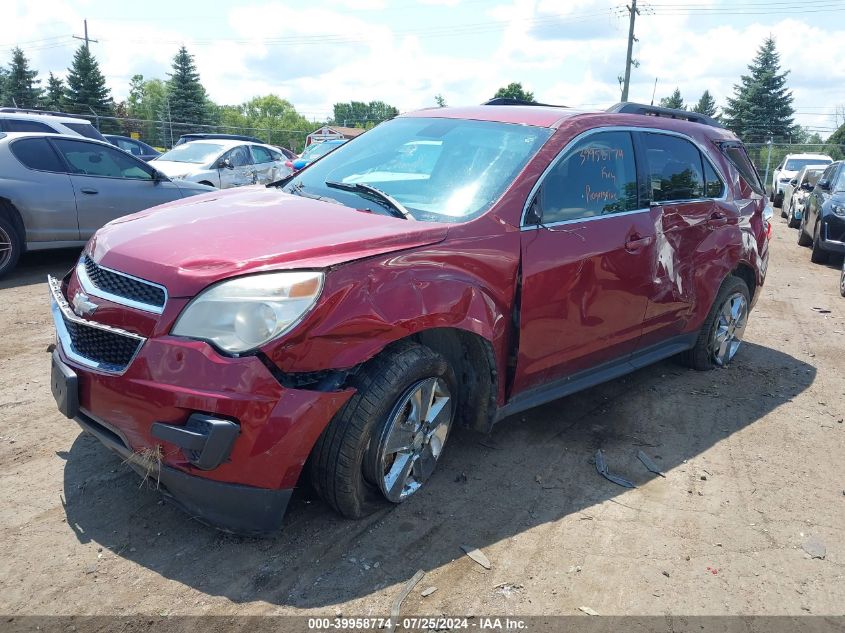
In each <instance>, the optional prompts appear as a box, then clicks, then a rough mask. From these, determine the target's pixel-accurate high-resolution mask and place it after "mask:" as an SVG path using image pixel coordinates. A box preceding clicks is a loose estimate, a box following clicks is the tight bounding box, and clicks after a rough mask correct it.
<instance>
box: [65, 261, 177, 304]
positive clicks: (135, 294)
mask: <svg viewBox="0 0 845 633" xmlns="http://www.w3.org/2000/svg"><path fill="white" fill-rule="evenodd" d="M77 277H79V281H80V283H81V284H82V287H83V288H84V289H85V290H86V291H87V292H88V293H89V294H94V295H97V296H101V297H103V298H104V299H109V300H111V301H114V303H120V304H123V305H128V306H131V307H136V308H139V309H141V310H147V311H149V312H156V313H161V311H162V310H163V309H164V304H165V303H166V302H167V291H166V290H165V289H164V287H163V286H160V285H158V284H154V283H152V282H149V281H144V280H143V279H138V278H137V277H133V276H131V275H127V274H126V273H121V272H118V271H116V270H111V269H110V268H105V267H103V266H100V265H99V264H97V262H95V261H94V260H93V259H91V258H90V257H89V256H88V255H87V254H86V255H83V256H82V259H81V260H80V262H79V266H77Z"/></svg>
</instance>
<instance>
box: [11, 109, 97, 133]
mask: <svg viewBox="0 0 845 633" xmlns="http://www.w3.org/2000/svg"><path fill="white" fill-rule="evenodd" d="M0 132H46V133H48V134H50V133H52V134H65V135H66V136H82V137H84V138H93V139H95V140H97V141H105V140H106V139H105V138H103V135H102V134H100V131H99V130H98V129H97V128H95V127H94V126H93V125H91V122H90V121H86V120H85V119H77V118H74V117H73V116H71V115H66V114H63V113H61V112H48V111H46V110H27V109H26V108H0Z"/></svg>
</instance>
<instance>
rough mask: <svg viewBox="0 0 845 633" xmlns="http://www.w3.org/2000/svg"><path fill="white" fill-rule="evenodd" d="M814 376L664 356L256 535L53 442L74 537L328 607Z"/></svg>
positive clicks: (267, 596) (503, 532)
mask: <svg viewBox="0 0 845 633" xmlns="http://www.w3.org/2000/svg"><path fill="white" fill-rule="evenodd" d="M815 374H816V370H815V368H814V367H812V366H810V365H807V364H806V363H803V362H801V361H799V360H797V359H795V358H793V357H791V356H789V355H786V354H784V353H781V352H779V351H776V350H773V349H769V348H766V347H761V346H758V345H753V344H746V345H745V346H744V347H743V349H742V351H741V352H740V354H739V355H738V357H737V359H736V360H735V362H734V363H733V365H732V366H731V367H729V368H727V369H724V370H718V371H713V372H704V373H698V372H693V371H690V370H687V369H684V368H681V367H680V366H678V365H676V364H674V363H672V362H671V361H667V362H663V363H660V364H657V365H655V366H652V367H650V368H647V369H644V370H641V371H639V372H637V373H635V374H632V375H630V376H628V377H625V378H622V379H619V380H616V381H613V382H610V383H607V384H605V385H602V386H599V387H596V388H593V389H591V390H588V391H586V392H583V393H581V394H577V395H575V396H571V397H569V398H565V399H562V400H558V401H556V402H553V403H550V404H548V405H545V406H543V407H540V408H537V409H534V410H532V411H528V412H526V413H524V414H522V415H519V416H514V417H513V418H510V419H509V420H506V421H505V422H503V423H501V424H500V425H498V426H497V427H496V428H495V430H494V431H493V433H492V434H491V435H490V436H486V437H481V436H478V435H475V434H472V433H470V432H462V433H461V432H458V433H456V434H455V435H454V436H453V437H452V438H451V440H450V443H449V446H448V448H447V450H446V452H445V453H444V456H443V458H442V461H441V464H440V466H439V467H438V471H437V472H436V473H435V475H434V477H433V478H432V480H431V481H430V483H429V485H428V486H427V489H425V490H424V491H422V492H421V493H420V494H418V495H417V496H416V497H415V498H413V499H412V500H411V501H409V502H407V503H405V504H402V505H400V506H398V507H396V508H393V509H390V510H385V511H382V512H380V513H378V514H376V515H374V516H372V517H369V518H367V519H364V520H361V521H349V520H346V519H342V518H340V517H338V516H337V515H335V514H334V513H333V512H332V511H331V510H329V508H328V507H327V506H325V505H324V504H323V503H321V502H320V501H319V500H318V499H316V498H314V497H313V496H312V495H311V494H310V493H308V492H307V489H306V490H303V491H300V492H298V493H297V495H295V497H294V500H293V501H292V503H291V505H290V508H289V511H288V515H287V518H286V524H285V527H284V529H283V530H282V531H281V532H280V533H279V534H278V535H277V536H275V537H274V538H269V539H263V540H260V539H244V538H238V537H233V536H231V535H226V534H222V533H220V532H217V531H215V530H213V529H210V528H206V527H204V526H202V525H200V524H198V523H196V522H195V521H193V520H191V519H189V518H188V517H187V516H186V515H184V514H182V513H181V512H180V511H179V510H177V509H175V508H172V507H170V506H169V505H162V504H160V502H159V496H158V494H157V493H156V492H155V491H154V490H151V489H149V488H148V487H142V488H140V489H139V486H138V479H137V477H136V476H135V474H134V473H133V472H132V471H130V470H129V469H128V467H127V466H126V465H125V464H122V463H121V461H120V459H119V458H117V457H115V456H114V455H113V454H112V453H110V452H108V451H107V450H106V449H105V448H104V447H102V446H101V445H100V444H99V443H98V442H97V441H96V440H94V439H93V438H91V437H90V436H86V435H80V436H79V437H78V438H77V440H76V441H75V442H74V444H73V446H72V447H71V448H70V450H69V451H68V452H67V453H60V456H61V457H63V458H65V459H66V460H67V463H66V466H65V479H64V494H65V499H66V502H67V521H68V524H69V525H70V526H71V527H73V529H74V530H75V531H76V533H77V537H78V539H79V540H80V541H81V542H88V541H95V542H97V543H98V544H100V545H102V546H103V547H106V548H109V549H110V550H112V551H113V552H114V553H115V554H117V555H118V556H122V557H125V558H127V559H129V560H132V561H134V562H135V563H137V564H139V565H143V566H144V567H147V568H149V569H150V570H152V571H154V572H156V573H159V574H161V575H162V576H164V577H166V578H169V579H174V580H177V581H178V582H181V583H184V584H186V585H188V586H191V587H193V588H195V589H197V590H199V591H202V592H204V593H206V594H210V595H219V596H225V597H227V598H229V599H230V600H232V601H235V602H248V601H255V600H261V601H266V602H268V603H271V604H279V605H290V606H296V607H321V606H326V605H332V604H336V603H338V602H342V601H346V600H350V599H354V598H356V597H361V596H364V595H367V594H370V593H372V592H373V591H377V590H379V589H381V588H383V587H385V586H386V585H388V584H392V583H396V582H403V581H405V580H407V579H408V578H410V576H411V575H413V573H414V572H415V571H416V570H417V569H424V570H432V569H435V568H437V567H439V566H441V565H444V564H446V563H448V562H449V561H450V560H452V559H454V558H457V557H459V556H461V554H462V552H461V551H460V549H459V546H460V545H461V544H464V543H467V544H471V545H474V546H476V547H480V548H483V547H485V546H487V545H490V544H492V543H496V542H498V541H501V540H503V539H507V538H509V537H511V536H513V535H515V534H518V533H521V532H523V531H525V530H528V529H530V528H532V527H534V526H537V525H539V524H543V523H547V522H550V521H555V520H557V519H559V518H561V517H564V516H567V515H571V514H573V513H577V512H579V511H581V510H584V509H585V508H588V507H590V506H593V505H595V504H599V503H601V502H603V501H605V500H608V499H612V498H613V497H615V496H617V495H619V494H621V493H622V492H623V491H624V489H623V488H620V487H618V486H616V485H614V484H612V483H610V482H609V481H606V480H605V479H603V478H601V477H599V476H598V475H597V474H596V471H595V468H594V466H593V465H592V464H591V463H590V458H591V457H592V456H593V455H594V453H595V451H596V449H598V448H602V449H603V450H604V451H605V454H606V456H607V459H608V461H609V462H610V463H611V467H612V469H613V470H615V471H616V472H618V473H620V474H624V475H625V476H626V477H629V478H630V479H632V480H633V481H634V482H635V483H637V484H643V483H645V482H646V481H647V480H649V479H650V478H653V477H654V476H655V475H652V474H651V473H649V472H647V471H646V470H645V469H644V468H643V467H642V465H641V464H639V462H637V461H636V458H635V455H636V452H637V450H639V449H640V448H643V449H644V450H645V451H647V452H648V453H649V454H650V455H651V456H652V457H654V459H655V461H656V462H657V463H658V464H659V465H660V466H661V468H662V469H663V470H666V471H668V470H671V469H672V468H674V467H675V466H677V465H679V464H681V463H682V462H683V461H684V460H688V459H691V458H694V457H695V456H696V455H699V454H700V453H702V452H703V451H705V450H707V449H708V448H710V447H711V446H713V445H714V444H715V443H717V442H719V441H721V440H723V439H725V438H726V437H728V436H730V435H731V434H733V433H736V432H737V431H739V430H741V429H742V428H744V427H746V426H747V425H750V424H753V423H755V421H757V420H759V419H760V418H761V417H763V416H765V415H766V414H767V413H769V412H770V411H772V410H773V409H774V408H776V407H778V406H779V405H781V404H783V403H784V402H787V401H788V400H790V399H792V398H794V397H795V396H796V395H797V394H799V393H800V392H802V391H803V390H805V389H806V388H807V387H808V386H809V385H810V384H811V383H812V382H813V380H814V379H815ZM740 385H741V386H740ZM538 478H539V481H538ZM353 559H354V560H353ZM376 562H378V563H379V564H378V566H377V567H376V566H374V565H373V563H376ZM365 564H366V565H367V566H369V567H370V569H369V570H365V568H364V565H365Z"/></svg>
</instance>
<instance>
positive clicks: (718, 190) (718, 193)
mask: <svg viewBox="0 0 845 633" xmlns="http://www.w3.org/2000/svg"><path fill="white" fill-rule="evenodd" d="M701 162H702V163H703V164H704V195H705V197H707V198H721V197H722V195H723V194H724V193H725V183H723V182H722V179H721V178H719V175H718V174H717V173H716V170H715V169H713V165H711V164H710V161H708V160H707V159H706V158H704V157H703V156H702V158H701Z"/></svg>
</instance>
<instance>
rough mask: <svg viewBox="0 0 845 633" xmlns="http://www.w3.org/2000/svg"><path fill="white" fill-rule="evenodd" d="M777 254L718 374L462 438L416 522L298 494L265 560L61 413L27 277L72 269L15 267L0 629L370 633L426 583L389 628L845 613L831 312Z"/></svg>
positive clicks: (3, 320) (794, 259) (607, 390)
mask: <svg viewBox="0 0 845 633" xmlns="http://www.w3.org/2000/svg"><path fill="white" fill-rule="evenodd" d="M795 242H796V234H795V231H793V230H791V229H788V228H787V227H786V225H785V224H784V222H783V220H780V219H778V220H777V222H776V226H775V232H774V236H773V244H772V246H773V248H772V260H771V265H770V271H769V277H768V280H767V284H766V286H765V288H764V290H763V294H762V296H761V298H760V300H759V303H758V306H757V308H756V310H755V311H754V312H753V313H752V316H751V320H750V324H749V327H748V330H747V333H746V343H745V344H744V346H743V348H742V349H741V351H740V353H739V355H738V357H737V359H736V360H735V362H734V363H733V364H732V365H731V367H729V368H727V369H724V370H719V371H713V372H707V373H697V372H693V371H690V370H687V369H684V368H681V367H680V366H679V365H677V364H674V363H673V362H663V363H660V364H658V365H655V366H653V367H650V368H648V369H645V370H642V371H639V372H637V373H635V374H632V375H630V376H628V377H626V378H623V379H619V380H616V381H613V382H611V383H608V384H606V385H603V386H600V387H597V388H594V389H591V390H589V391H586V392H584V393H581V394H578V395H576V396H573V397H570V398H566V399H563V400H559V401H556V402H553V403H551V404H548V405H546V406H543V407H540V408H537V409H534V410H532V411H529V412H527V413H525V414H522V415H519V416H516V417H514V418H512V419H510V420H508V421H506V422H504V423H502V424H500V425H499V426H498V427H497V428H496V429H495V430H494V432H493V433H492V435H490V436H488V437H481V436H478V435H475V434H472V433H469V432H465V433H457V434H456V435H455V436H453V437H452V438H451V440H450V443H449V446H448V448H447V451H446V453H445V454H444V457H443V460H442V462H441V465H440V467H439V469H438V472H437V473H436V474H435V476H434V478H433V479H432V481H431V482H430V484H429V485H428V487H427V489H426V490H425V491H423V492H422V493H421V494H420V495H418V496H417V497H416V498H414V499H413V501H411V502H409V503H406V504H403V505H402V506H399V507H397V508H395V509H393V510H392V511H384V512H382V513H379V514H376V515H375V516H372V517H370V518H368V519H365V520H362V521H347V520H344V519H341V518H339V517H337V516H336V515H335V514H333V513H332V512H331V511H330V510H329V509H328V508H327V507H326V506H325V505H323V504H322V503H321V502H320V501H319V500H318V499H316V498H314V497H313V496H312V495H310V494H309V493H308V492H307V491H302V492H300V493H298V494H297V496H296V497H295V499H294V501H293V502H292V504H291V507H290V510H289V513H288V517H287V521H286V526H285V528H284V530H283V531H282V532H280V533H279V534H278V536H276V537H275V538H271V539H264V540H256V539H241V538H236V537H232V536H229V535H225V534H222V533H219V532H216V531H214V530H212V529H209V528H206V527H204V526H202V525H199V524H198V523H196V522H194V521H192V520H191V519H189V518H188V517H186V516H185V515H184V514H182V513H181V512H180V511H178V510H176V509H174V508H171V507H170V506H168V505H164V504H163V503H162V502H161V501H160V499H159V496H158V494H157V493H156V492H155V491H154V490H152V489H150V488H149V487H148V486H146V485H142V486H140V487H139V480H138V478H137V477H136V476H135V474H134V473H133V472H132V471H130V470H129V468H128V467H127V466H126V465H124V464H122V463H121V461H120V459H118V458H117V457H115V456H114V455H112V454H111V453H109V452H108V451H107V450H105V449H104V448H103V447H102V446H101V445H99V443H98V442H96V441H95V440H93V439H92V438H90V437H88V436H85V435H83V434H81V433H80V430H79V429H78V427H77V426H76V425H75V424H73V423H72V422H70V421H68V420H66V419H64V418H63V417H62V416H61V415H60V414H59V413H58V412H57V411H56V408H55V405H54V403H53V400H52V397H51V395H50V389H49V354H47V353H45V350H46V349H47V346H48V345H49V344H50V343H51V342H52V340H53V327H52V323H51V320H50V317H49V311H48V305H47V287H46V284H45V275H46V273H48V272H52V273H54V274H55V273H58V274H61V273H63V272H64V271H65V270H67V269H68V268H70V266H71V265H72V263H73V262H74V260H75V258H76V256H77V254H78V253H76V252H72V251H63V252H56V253H40V254H39V253H34V254H29V255H27V256H25V257H24V259H23V261H22V263H21V266H20V268H19V269H18V270H17V271H15V272H14V273H12V274H11V275H9V276H8V277H7V278H6V279H4V280H2V281H0V327H2V335H1V336H0V411H2V413H3V415H4V420H5V421H4V424H3V427H2V430H0V482H2V485H0V535H2V538H0V613H3V614H7V615H26V614H92V615H113V614H118V615H130V614H150V615H162V614H173V615H176V614H216V615H219V614H228V615H235V614H318V613H319V614H325V615H330V616H334V615H336V614H339V613H342V614H344V615H386V614H387V613H388V612H389V609H390V605H391V603H392V601H393V598H394V597H395V596H396V594H397V593H398V592H399V591H400V590H401V587H402V585H403V584H404V583H405V582H406V581H407V580H408V579H409V578H411V576H413V574H414V573H415V572H416V571H417V570H418V569H422V570H424V571H425V572H426V576H425V578H424V579H423V580H422V582H421V583H420V584H419V585H417V587H416V589H415V590H414V591H413V592H412V593H411V594H410V596H409V597H408V598H407V599H406V600H405V602H404V604H403V613H415V614H430V615H436V614H451V615H455V614H478V615H485V614H491V613H494V614H500V615H506V614H519V615H532V614H533V615H548V614H564V615H573V614H580V613H581V611H579V610H578V608H579V607H581V606H587V607H589V608H591V609H593V610H595V611H596V612H598V613H600V614H602V615H611V614H615V615H662V616H666V615H678V614H684V615H711V614H744V615H747V614H768V615H803V614H807V613H811V614H823V615H842V614H845V582H843V573H845V520H843V519H845V474H843V473H844V472H845V468H844V467H845V424H843V421H842V420H843V416H844V415H845V399H844V398H843V395H845V394H844V393H843V392H845V371H843V367H845V364H844V363H843V358H845V299H842V298H840V297H839V294H838V271H837V269H836V268H835V267H834V266H818V265H813V264H811V263H810V262H809V252H808V251H807V250H806V249H803V248H800V247H798V246H797V245H796V243H795ZM814 308H815V309H814ZM819 308H821V309H823V310H824V311H822V310H819ZM827 310H829V311H830V312H826V311H827ZM598 448H601V449H603V451H604V454H605V456H606V459H607V462H608V465H609V467H610V469H611V470H612V471H613V472H616V473H618V474H620V475H623V476H625V477H627V478H629V479H631V480H632V481H634V482H635V483H636V485H637V488H635V489H630V490H628V489H624V488H621V487H619V486H617V485H614V484H613V483H611V482H609V481H607V480H605V479H603V478H601V477H600V476H599V475H598V474H597V473H596V470H595V467H594V466H593V464H592V463H591V461H590V460H591V458H592V456H593V455H594V454H595V452H596V450H597V449H598ZM638 450H643V451H644V452H646V453H647V454H648V455H649V456H650V457H651V458H652V459H653V460H654V462H655V463H656V464H658V465H659V467H660V468H661V469H662V470H663V471H664V472H665V475H666V477H665V478H662V477H659V476H657V475H654V474H652V473H650V472H648V471H647V470H646V469H645V468H644V467H643V466H642V464H641V463H640V462H639V461H638V460H637V458H636V454H637V451H638ZM811 539H812V540H815V541H819V542H821V543H822V544H824V546H825V550H826V551H825V554H824V558H811V557H810V556H809V555H808V554H807V553H806V552H805V551H804V549H803V548H802V546H803V545H804V544H805V543H806V542H808V541H809V540H811ZM461 545H469V546H472V547H477V548H479V549H481V550H482V551H483V552H484V554H485V555H486V556H487V558H488V559H489V561H490V563H491V569H489V570H487V569H484V568H483V567H482V566H480V565H479V564H477V563H476V562H474V561H473V560H471V559H470V558H469V557H467V556H465V555H464V554H463V551H462V550H461V548H460V546H461ZM430 587H436V588H437V590H436V591H435V592H434V593H432V594H430V595H428V596H427V597H423V595H422V593H423V590H424V589H427V588H430Z"/></svg>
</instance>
